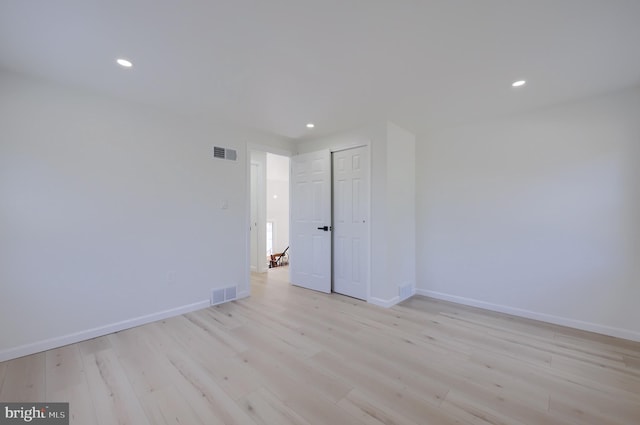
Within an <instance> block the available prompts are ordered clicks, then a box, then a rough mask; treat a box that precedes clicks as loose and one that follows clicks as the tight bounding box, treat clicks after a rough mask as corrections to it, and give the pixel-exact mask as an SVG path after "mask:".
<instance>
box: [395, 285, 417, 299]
mask: <svg viewBox="0 0 640 425" xmlns="http://www.w3.org/2000/svg"><path fill="white" fill-rule="evenodd" d="M414 294H415V290H414V289H413V285H411V284H406V285H403V286H399V287H398V297H399V298H400V301H404V300H406V299H407V298H411V297H412V296H413V295H414Z"/></svg>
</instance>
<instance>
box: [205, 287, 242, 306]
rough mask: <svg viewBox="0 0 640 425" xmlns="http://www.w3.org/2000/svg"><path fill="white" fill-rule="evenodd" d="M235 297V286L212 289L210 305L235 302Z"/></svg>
mask: <svg viewBox="0 0 640 425" xmlns="http://www.w3.org/2000/svg"><path fill="white" fill-rule="evenodd" d="M236 297H237V293H236V287H235V286H230V287H228V288H221V289H214V290H213V291H211V305H217V304H222V303H226V302H227V301H232V300H235V299H236Z"/></svg>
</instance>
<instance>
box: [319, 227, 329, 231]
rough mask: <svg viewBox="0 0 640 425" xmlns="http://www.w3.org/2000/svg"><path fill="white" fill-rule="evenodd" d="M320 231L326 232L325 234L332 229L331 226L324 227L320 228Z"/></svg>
mask: <svg viewBox="0 0 640 425" xmlns="http://www.w3.org/2000/svg"><path fill="white" fill-rule="evenodd" d="M318 230H324V231H325V232H328V231H329V230H331V227H329V226H322V227H318Z"/></svg>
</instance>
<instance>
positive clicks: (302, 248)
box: [289, 150, 331, 293]
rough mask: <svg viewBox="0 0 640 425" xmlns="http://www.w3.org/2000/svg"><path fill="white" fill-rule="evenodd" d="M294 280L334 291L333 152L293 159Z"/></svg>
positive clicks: (291, 232)
mask: <svg viewBox="0 0 640 425" xmlns="http://www.w3.org/2000/svg"><path fill="white" fill-rule="evenodd" d="M290 181H291V205H290V210H291V223H290V226H291V230H290V246H291V248H290V255H289V258H290V266H289V270H290V273H291V276H290V279H291V283H293V284H294V285H298V286H302V287H304V288H308V289H313V290H316V291H322V292H327V293H329V292H331V153H330V152H329V151H328V150H326V151H319V152H313V153H308V154H303V155H298V156H294V157H292V158H291V180H290Z"/></svg>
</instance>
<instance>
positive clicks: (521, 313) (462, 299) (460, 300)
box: [416, 288, 640, 341]
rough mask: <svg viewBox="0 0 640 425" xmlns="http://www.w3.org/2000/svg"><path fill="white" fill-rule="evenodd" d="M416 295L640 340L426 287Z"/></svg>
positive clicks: (629, 332)
mask: <svg viewBox="0 0 640 425" xmlns="http://www.w3.org/2000/svg"><path fill="white" fill-rule="evenodd" d="M416 294H417V295H424V296H426V297H431V298H436V299H439V300H443V301H451V302H454V303H457V304H463V305H468V306H471V307H478V308H483V309H485V310H491V311H497V312H499V313H506V314H511V315H513V316H519V317H524V318H526V319H533V320H539V321H541V322H547V323H552V324H554V325H560V326H567V327H569V328H574V329H580V330H583V331H589V332H595V333H599V334H603V335H608V336H613V337H616V338H623V339H628V340H631V341H640V332H636V331H632V330H629V329H621V328H614V327H611V326H606V325H600V324H598V323H592V322H584V321H582V320H576V319H570V318H567V317H561V316H554V315H551V314H546V313H538V312H535V311H530V310H523V309H520V308H515V307H509V306H505V305H500V304H493V303H489V302H485V301H480V300H476V299H473V298H466V297H459V296H457V295H449V294H444V293H442V292H436V291H429V290H427V289H419V288H418V289H416Z"/></svg>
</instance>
